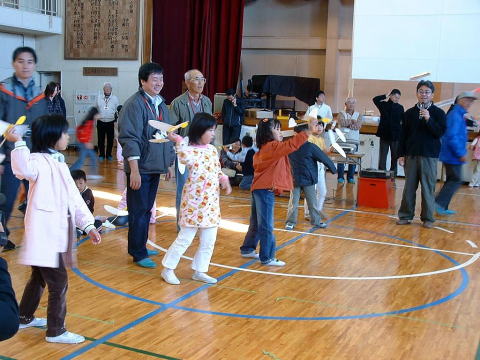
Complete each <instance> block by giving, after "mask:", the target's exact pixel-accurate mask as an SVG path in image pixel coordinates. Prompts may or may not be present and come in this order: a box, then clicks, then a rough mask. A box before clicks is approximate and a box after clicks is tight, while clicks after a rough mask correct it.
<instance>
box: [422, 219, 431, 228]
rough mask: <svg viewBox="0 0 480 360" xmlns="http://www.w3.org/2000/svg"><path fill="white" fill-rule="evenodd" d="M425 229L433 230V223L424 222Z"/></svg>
mask: <svg viewBox="0 0 480 360" xmlns="http://www.w3.org/2000/svg"><path fill="white" fill-rule="evenodd" d="M423 227H424V228H427V229H431V228H433V222H432V221H428V220H427V221H424V222H423Z"/></svg>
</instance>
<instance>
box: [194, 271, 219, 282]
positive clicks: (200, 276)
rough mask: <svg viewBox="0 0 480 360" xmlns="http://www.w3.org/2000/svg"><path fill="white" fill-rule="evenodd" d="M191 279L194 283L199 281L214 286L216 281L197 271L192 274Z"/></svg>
mask: <svg viewBox="0 0 480 360" xmlns="http://www.w3.org/2000/svg"><path fill="white" fill-rule="evenodd" d="M192 279H193V280H196V281H201V282H204V283H207V284H216V283H217V279H215V278H213V277H211V276H208V275H207V274H206V273H204V272H198V271H195V272H194V273H193V275H192Z"/></svg>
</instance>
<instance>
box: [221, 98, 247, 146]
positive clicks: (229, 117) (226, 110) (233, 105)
mask: <svg viewBox="0 0 480 360" xmlns="http://www.w3.org/2000/svg"><path fill="white" fill-rule="evenodd" d="M226 94H227V98H226V99H225V100H223V106H222V119H223V130H222V138H223V145H229V144H231V143H233V142H234V141H236V140H238V139H239V138H240V132H241V130H242V124H243V108H242V106H241V104H239V103H238V101H237V97H236V96H235V89H228V90H227V92H226Z"/></svg>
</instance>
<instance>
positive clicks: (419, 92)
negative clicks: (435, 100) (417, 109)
mask: <svg viewBox="0 0 480 360" xmlns="http://www.w3.org/2000/svg"><path fill="white" fill-rule="evenodd" d="M417 93H418V94H419V95H432V92H431V91H430V90H425V91H423V90H418V91H417Z"/></svg>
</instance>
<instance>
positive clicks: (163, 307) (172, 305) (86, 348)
mask: <svg viewBox="0 0 480 360" xmlns="http://www.w3.org/2000/svg"><path fill="white" fill-rule="evenodd" d="M345 214H347V212H344V213H340V214H338V215H336V216H335V217H333V218H332V219H331V220H329V222H331V221H334V220H336V219H338V218H339V217H341V216H343V215H345ZM315 229H316V227H313V228H311V229H310V230H309V231H308V232H312V231H314V230H315ZM305 236H306V234H301V235H299V236H296V237H295V238H293V239H292V240H289V241H288V242H286V243H284V244H282V245H281V246H278V247H277V248H276V250H277V249H278V250H279V249H281V248H283V247H285V246H286V245H287V244H288V245H289V244H292V243H293V242H295V241H297V240H299V239H301V238H303V237H305ZM87 239H88V236H87V237H85V238H84V239H82V240H81V241H80V242H79V243H78V245H81V244H82V243H83V242H85V241H86V240H87ZM254 263H256V260H251V261H248V262H247V263H245V264H243V265H241V266H240V267H244V268H246V267H248V266H250V265H252V264H254ZM73 271H74V272H75V273H76V274H77V275H79V276H80V277H81V278H82V279H84V280H86V281H88V282H90V283H92V284H94V285H96V286H99V287H100V288H102V289H104V290H106V291H110V292H113V293H115V294H117V295H120V296H126V297H127V298H130V299H134V300H139V301H143V302H148V303H152V300H148V299H142V298H140V297H137V296H134V295H131V294H127V293H124V292H122V291H119V290H116V289H113V288H110V287H108V286H106V285H103V284H100V283H99V282H97V281H94V280H93V279H91V278H89V277H88V276H86V275H85V274H83V273H82V272H81V271H80V270H78V269H77V268H76V269H73ZM237 272H239V270H232V271H229V272H228V273H226V274H224V275H222V276H220V277H219V278H217V281H221V280H224V279H226V278H228V277H230V276H232V275H234V274H236V273H237ZM211 286H212V285H209V284H205V285H202V286H200V287H199V288H197V289H195V290H193V291H191V292H189V293H187V294H185V295H183V296H181V297H180V298H178V299H176V300H174V301H172V302H170V303H168V304H163V303H158V304H161V306H160V308H158V309H157V310H154V311H152V312H150V313H149V314H147V315H145V316H143V317H141V318H139V319H137V320H135V321H133V322H131V323H129V324H127V325H125V326H123V327H121V328H120V329H118V330H115V331H114V332H112V333H110V334H108V335H106V336H104V337H102V338H99V339H98V340H96V341H94V342H93V343H91V344H89V345H87V346H84V347H82V348H80V349H78V350H77V351H75V352H73V353H71V354H69V355H67V356H66V357H63V358H62V359H65V360H67V359H73V358H74V357H77V356H79V355H81V354H83V353H85V352H87V351H89V350H90V349H92V348H94V347H96V346H98V345H100V344H102V343H104V342H106V341H108V340H110V339H111V338H112V337H114V336H117V335H119V334H120V333H122V332H124V331H127V330H129V329H130V328H132V327H134V326H136V325H138V324H139V323H141V322H143V321H145V320H147V319H149V318H151V317H152V316H155V315H157V314H159V313H161V312H163V311H165V310H167V309H169V308H175V306H176V304H178V303H179V302H182V301H184V300H187V299H189V298H191V297H192V296H194V295H196V294H198V293H199V292H201V291H203V290H205V289H207V288H209V287H211Z"/></svg>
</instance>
